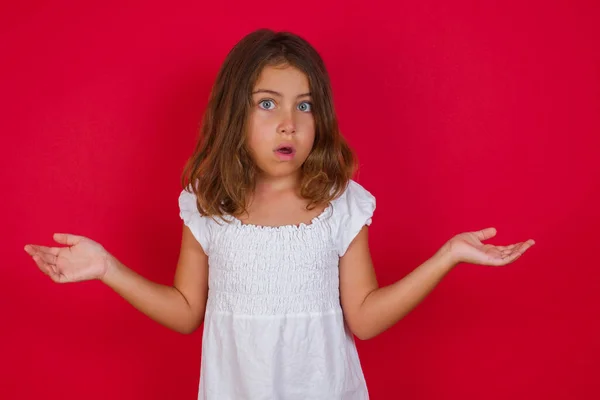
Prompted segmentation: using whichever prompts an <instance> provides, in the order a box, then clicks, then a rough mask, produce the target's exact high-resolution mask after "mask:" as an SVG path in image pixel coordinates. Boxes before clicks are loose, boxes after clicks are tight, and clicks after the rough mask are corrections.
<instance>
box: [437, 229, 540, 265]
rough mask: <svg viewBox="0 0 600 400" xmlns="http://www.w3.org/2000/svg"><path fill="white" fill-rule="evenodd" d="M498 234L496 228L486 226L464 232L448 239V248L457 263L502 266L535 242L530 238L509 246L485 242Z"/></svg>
mask: <svg viewBox="0 0 600 400" xmlns="http://www.w3.org/2000/svg"><path fill="white" fill-rule="evenodd" d="M494 236H496V229H495V228H486V229H483V230H480V231H475V232H464V233H461V234H458V235H456V236H454V237H453V238H452V239H450V240H449V241H448V248H449V251H450V254H451V256H452V258H453V260H454V261H455V262H456V263H459V262H464V263H469V264H479V265H492V266H502V265H506V264H510V263H512V262H514V261H516V260H517V259H518V258H519V257H521V256H522V255H523V253H525V251H527V249H529V248H530V247H531V246H533V245H534V244H535V241H534V240H532V239H529V240H527V241H525V242H519V243H515V244H511V245H508V246H495V245H493V244H488V243H483V241H484V240H487V239H490V238H492V237H494Z"/></svg>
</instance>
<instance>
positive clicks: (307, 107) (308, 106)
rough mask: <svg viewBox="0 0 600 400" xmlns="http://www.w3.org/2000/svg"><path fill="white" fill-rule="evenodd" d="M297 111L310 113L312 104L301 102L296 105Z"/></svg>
mask: <svg viewBox="0 0 600 400" xmlns="http://www.w3.org/2000/svg"><path fill="white" fill-rule="evenodd" d="M298 109H299V110H300V111H302V112H310V111H311V110H312V103H310V102H308V101H303V102H302V103H300V104H299V105H298Z"/></svg>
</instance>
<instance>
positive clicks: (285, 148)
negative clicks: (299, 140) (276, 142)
mask: <svg viewBox="0 0 600 400" xmlns="http://www.w3.org/2000/svg"><path fill="white" fill-rule="evenodd" d="M275 152H276V153H278V154H283V155H286V156H289V155H292V154H294V153H295V152H296V149H294V146H292V145H281V146H279V147H277V148H276V149H275Z"/></svg>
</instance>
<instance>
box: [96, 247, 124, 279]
mask: <svg viewBox="0 0 600 400" xmlns="http://www.w3.org/2000/svg"><path fill="white" fill-rule="evenodd" d="M118 270H119V261H118V260H117V259H116V258H115V257H113V256H112V255H111V254H110V253H107V254H106V258H105V260H104V271H103V272H102V274H101V275H100V276H99V277H98V279H99V280H100V281H101V282H102V283H104V284H107V285H109V283H110V282H111V280H113V278H114V276H115V275H116V274H118V272H119V271H118Z"/></svg>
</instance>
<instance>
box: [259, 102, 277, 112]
mask: <svg viewBox="0 0 600 400" xmlns="http://www.w3.org/2000/svg"><path fill="white" fill-rule="evenodd" d="M265 103H266V104H267V106H261V104H265ZM258 105H259V106H260V107H261V108H264V109H266V110H270V109H271V108H270V107H269V106H268V105H271V106H272V107H275V103H274V102H273V100H261V101H259V102H258Z"/></svg>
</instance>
